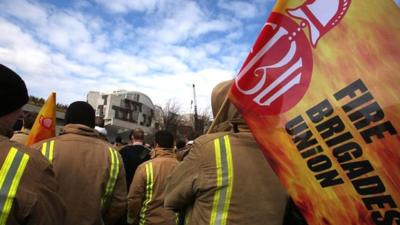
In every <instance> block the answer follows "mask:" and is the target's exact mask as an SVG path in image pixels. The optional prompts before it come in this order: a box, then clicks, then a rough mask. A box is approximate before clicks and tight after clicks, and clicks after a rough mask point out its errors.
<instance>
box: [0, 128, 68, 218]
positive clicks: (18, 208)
mask: <svg viewBox="0 0 400 225" xmlns="http://www.w3.org/2000/svg"><path fill="white" fill-rule="evenodd" d="M0 129H1V128H0ZM0 133H1V132H0ZM0 166H1V170H0V181H1V182H0V195H1V197H0V224H7V225H17V224H18V225H19V224H21V225H22V224H24V225H33V224H35V225H53V224H61V225H62V224H64V221H65V206H64V204H63V202H62V200H61V198H60V197H59V195H58V193H57V192H58V184H57V181H56V179H55V177H54V173H53V171H52V170H51V167H50V164H49V162H48V161H47V160H46V159H45V158H44V157H43V156H42V155H40V153H39V152H38V151H35V150H33V149H30V148H27V147H25V146H23V145H20V144H18V143H16V142H12V141H10V140H8V138H6V137H4V136H1V134H0Z"/></svg>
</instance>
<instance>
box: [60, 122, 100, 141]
mask: <svg viewBox="0 0 400 225" xmlns="http://www.w3.org/2000/svg"><path fill="white" fill-rule="evenodd" d="M63 134H78V135H83V136H88V137H96V138H99V137H100V134H99V133H98V132H97V131H96V130H95V129H93V128H90V127H88V126H85V125H82V124H67V125H65V126H64V127H63V128H62V129H61V133H60V135H63Z"/></svg>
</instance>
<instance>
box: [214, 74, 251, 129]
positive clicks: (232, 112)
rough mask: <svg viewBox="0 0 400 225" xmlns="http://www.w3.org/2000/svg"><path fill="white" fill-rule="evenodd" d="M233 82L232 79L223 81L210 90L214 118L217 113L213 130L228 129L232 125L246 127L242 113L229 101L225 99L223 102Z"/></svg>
mask: <svg viewBox="0 0 400 225" xmlns="http://www.w3.org/2000/svg"><path fill="white" fill-rule="evenodd" d="M233 82H234V80H228V81H223V82H221V83H219V84H217V85H216V86H215V87H214V89H213V91H212V92H211V107H212V112H213V115H214V118H216V116H217V114H218V113H219V116H218V118H216V120H215V121H214V123H215V127H214V130H213V131H214V132H222V131H229V130H231V129H232V128H233V127H234V126H237V127H240V128H241V129H248V128H247V125H246V123H245V122H244V119H243V117H242V115H241V114H240V113H239V111H238V110H237V108H236V107H235V106H234V105H233V104H232V103H231V101H230V100H229V99H227V102H226V104H224V101H225V98H227V95H228V93H229V90H230V88H231V86H232V84H233Z"/></svg>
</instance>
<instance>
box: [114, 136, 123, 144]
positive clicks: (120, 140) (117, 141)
mask: <svg viewBox="0 0 400 225" xmlns="http://www.w3.org/2000/svg"><path fill="white" fill-rule="evenodd" d="M115 143H119V144H121V143H122V138H121V136H117V137H116V138H115Z"/></svg>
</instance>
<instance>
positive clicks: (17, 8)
mask: <svg viewBox="0 0 400 225" xmlns="http://www.w3.org/2000/svg"><path fill="white" fill-rule="evenodd" d="M0 8H1V10H2V11H3V12H7V13H9V14H11V15H13V16H15V17H17V18H20V19H22V20H25V21H28V22H30V23H33V24H40V23H43V22H44V21H45V20H46V17H47V13H46V11H45V10H44V9H43V8H42V7H39V6H38V5H35V4H32V3H30V2H28V1H25V0H13V1H1V2H0Z"/></svg>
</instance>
